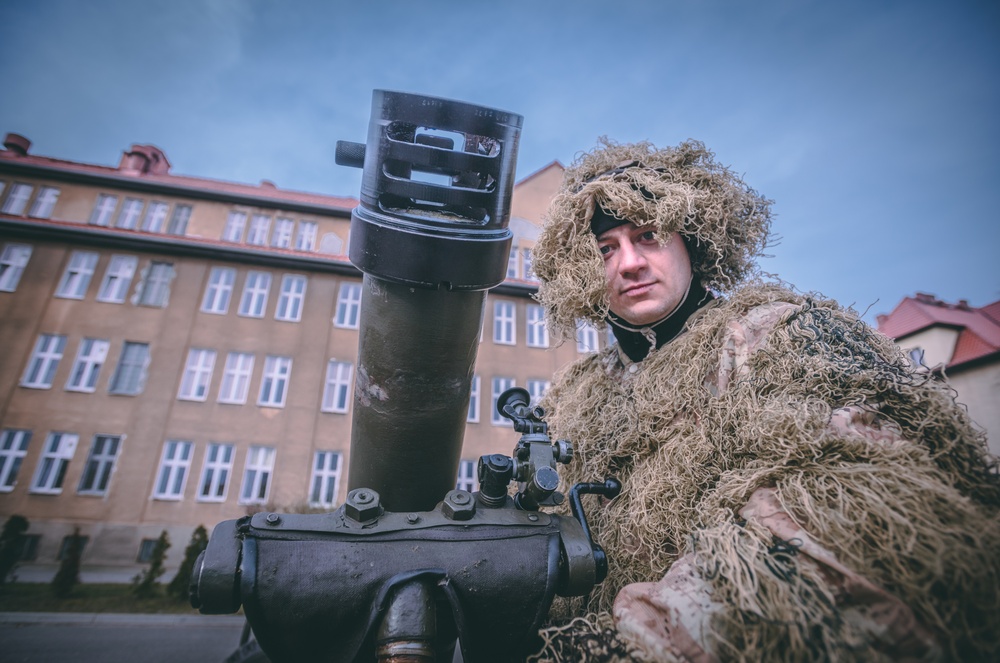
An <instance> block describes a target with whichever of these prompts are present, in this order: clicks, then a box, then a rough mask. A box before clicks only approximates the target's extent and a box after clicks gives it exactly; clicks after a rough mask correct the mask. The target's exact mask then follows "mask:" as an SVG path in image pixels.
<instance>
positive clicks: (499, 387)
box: [490, 376, 517, 426]
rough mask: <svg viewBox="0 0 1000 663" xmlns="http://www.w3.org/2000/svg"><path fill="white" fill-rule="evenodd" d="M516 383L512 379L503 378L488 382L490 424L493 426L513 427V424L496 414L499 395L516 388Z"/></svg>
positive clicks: (495, 378)
mask: <svg viewBox="0 0 1000 663" xmlns="http://www.w3.org/2000/svg"><path fill="white" fill-rule="evenodd" d="M516 386H517V383H516V382H515V381H514V378H505V377H499V376H497V377H494V378H493V380H491V381H490V423H491V424H493V425H494V426H513V425H514V424H513V423H512V422H511V421H510V419H508V418H507V417H504V416H501V415H500V413H499V412H497V400H499V398H500V394H502V393H503V392H505V391H507V390H508V389H511V388H513V387H516Z"/></svg>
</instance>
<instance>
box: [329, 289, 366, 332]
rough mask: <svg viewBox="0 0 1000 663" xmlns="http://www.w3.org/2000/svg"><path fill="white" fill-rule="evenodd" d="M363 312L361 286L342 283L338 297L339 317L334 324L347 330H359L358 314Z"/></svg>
mask: <svg viewBox="0 0 1000 663" xmlns="http://www.w3.org/2000/svg"><path fill="white" fill-rule="evenodd" d="M360 310H361V284H360V283H341V284H340V295H339V296H338V297H337V317H336V318H334V322H333V324H335V325H336V326H338V327H346V328H347V329H357V328H358V313H359V311H360Z"/></svg>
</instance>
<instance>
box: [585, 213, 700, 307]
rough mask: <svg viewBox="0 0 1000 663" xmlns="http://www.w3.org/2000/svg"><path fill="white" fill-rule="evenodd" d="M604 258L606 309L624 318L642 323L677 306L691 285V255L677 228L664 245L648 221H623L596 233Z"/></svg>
mask: <svg viewBox="0 0 1000 663" xmlns="http://www.w3.org/2000/svg"><path fill="white" fill-rule="evenodd" d="M597 245H598V247H599V248H600V250H601V256H602V257H603V258H604V273H605V276H606V277H607V284H608V298H609V300H610V302H611V311H612V313H614V314H615V315H617V316H618V317H619V318H621V319H623V320H625V321H626V322H628V323H630V324H633V325H636V326H643V325H649V324H652V323H654V322H657V321H658V320H660V319H662V318H664V317H666V316H667V315H668V314H670V313H672V312H673V310H674V309H676V308H677V307H678V306H679V305H680V303H681V301H683V299H684V295H685V294H686V293H687V291H688V287H689V286H690V285H691V258H690V257H689V256H688V252H687V247H685V246H684V240H683V239H681V236H680V234H679V233H674V234H673V235H671V238H670V241H669V242H668V243H667V244H666V245H660V243H659V242H658V241H657V240H656V237H654V236H653V226H651V225H649V226H637V225H635V224H632V223H624V224H622V225H620V226H618V227H616V228H612V229H611V230H607V231H605V232H603V233H601V234H600V235H599V236H598V237H597Z"/></svg>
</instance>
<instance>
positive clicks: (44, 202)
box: [28, 186, 59, 219]
mask: <svg viewBox="0 0 1000 663" xmlns="http://www.w3.org/2000/svg"><path fill="white" fill-rule="evenodd" d="M58 200H59V189H58V188H57V187H54V186H42V187H39V188H38V195H37V196H35V202H33V203H32V204H31V210H30V211H29V212H28V216H30V217H33V218H36V219H48V218H49V217H51V216H52V210H53V209H55V207H56V201H58Z"/></svg>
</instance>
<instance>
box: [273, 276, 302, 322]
mask: <svg viewBox="0 0 1000 663" xmlns="http://www.w3.org/2000/svg"><path fill="white" fill-rule="evenodd" d="M305 298H306V277H304V276H302V275H301V274H284V275H282V277H281V294H280V295H279V296H278V305H277V307H275V310H274V319H275V320H282V321H284V322H298V321H299V320H301V319H302V308H303V302H304V301H305Z"/></svg>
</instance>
